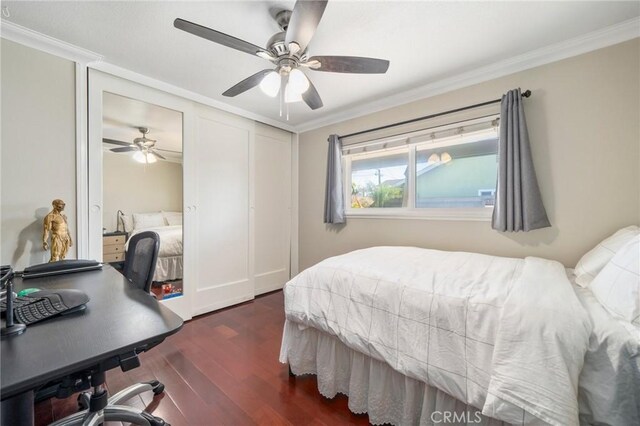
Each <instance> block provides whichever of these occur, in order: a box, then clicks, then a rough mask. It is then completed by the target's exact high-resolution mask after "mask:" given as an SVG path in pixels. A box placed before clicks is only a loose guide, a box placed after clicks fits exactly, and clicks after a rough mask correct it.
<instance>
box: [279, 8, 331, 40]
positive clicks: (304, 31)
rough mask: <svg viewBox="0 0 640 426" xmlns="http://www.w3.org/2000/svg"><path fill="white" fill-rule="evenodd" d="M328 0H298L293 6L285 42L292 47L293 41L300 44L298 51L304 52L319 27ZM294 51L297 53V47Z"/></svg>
mask: <svg viewBox="0 0 640 426" xmlns="http://www.w3.org/2000/svg"><path fill="white" fill-rule="evenodd" d="M326 7H327V0H311V1H307V0H298V1H297V2H296V5H295V6H294V7H293V12H292V14H291V19H290V20H289V26H288V27H287V34H286V36H285V42H286V43H287V46H289V48H290V49H291V43H296V44H297V45H298V49H297V51H300V52H304V50H305V49H306V48H307V45H308V44H309V42H310V41H311V38H312V37H313V34H314V33H315V32H316V28H318V24H319V23H320V19H322V14H323V13H324V9H325V8H326ZM291 50H294V52H293V53H296V52H295V50H296V49H291Z"/></svg>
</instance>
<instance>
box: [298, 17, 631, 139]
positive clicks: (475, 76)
mask: <svg viewBox="0 0 640 426" xmlns="http://www.w3.org/2000/svg"><path fill="white" fill-rule="evenodd" d="M637 37H640V17H636V18H633V19H630V20H628V21H624V22H621V23H619V24H615V25H612V26H609V27H606V28H603V29H600V30H597V31H593V32H591V33H588V34H584V35H582V36H579V37H575V38H572V39H569V40H565V41H562V42H560V43H555V44H552V45H549V46H546V47H543V48H540V49H535V50H532V51H530V52H527V53H524V54H521V55H518V56H514V57H512V58H510V59H506V60H503V61H499V62H496V63H494V64H491V65H487V66H484V67H480V68H476V69H474V70H473V71H468V72H464V73H461V74H458V75H455V76H452V77H447V78H445V79H442V80H439V81H434V82H431V83H428V84H426V85H424V86H421V87H418V88H415V89H411V90H407V91H405V92H401V93H397V94H395V95H391V96H385V97H384V98H383V99H380V100H375V101H372V102H366V103H365V104H363V105H359V106H357V107H353V108H345V109H343V110H340V111H336V112H333V113H331V114H328V115H326V116H324V117H321V118H318V119H315V120H310V121H307V122H305V123H302V124H300V125H298V126H297V127H296V130H297V131H298V133H303V132H308V131H310V130H314V129H318V128H320V127H324V126H328V125H331V124H336V123H340V122H343V121H347V120H351V119H354V118H357V117H362V116H364V115H368V114H372V113H375V112H379V111H383V110H385V109H389V108H393V107H396V106H400V105H405V104H407V103H410V102H414V101H418V100H421V99H425V98H429V97H432V96H436V95H440V94H442V93H446V92H450V91H453V90H456V89H461V88H463V87H468V86H472V85H474V84H478V83H482V82H485V81H489V80H494V79H496V78H499V77H504V76H506V75H510V74H514V73H517V72H520V71H524V70H527V69H530V68H535V67H538V66H541V65H545V64H549V63H552V62H557V61H560V60H562V59H567V58H570V57H573V56H577V55H581V54H583V53H587V52H591V51H593V50H597V49H601V48H604V47H607V46H612V45H614V44H618V43H622V42H624V41H627V40H631V39H634V38H637Z"/></svg>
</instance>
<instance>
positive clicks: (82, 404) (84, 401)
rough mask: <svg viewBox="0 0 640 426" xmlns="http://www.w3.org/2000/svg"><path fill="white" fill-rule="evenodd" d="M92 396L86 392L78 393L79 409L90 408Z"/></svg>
mask: <svg viewBox="0 0 640 426" xmlns="http://www.w3.org/2000/svg"><path fill="white" fill-rule="evenodd" d="M89 399H90V396H89V395H87V394H86V393H81V394H80V395H78V411H84V410H88V409H89Z"/></svg>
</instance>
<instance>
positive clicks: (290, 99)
mask: <svg viewBox="0 0 640 426" xmlns="http://www.w3.org/2000/svg"><path fill="white" fill-rule="evenodd" d="M284 101H285V102H286V103H288V104H292V103H294V102H302V92H299V91H297V90H295V87H294V86H292V85H291V80H289V83H288V84H287V87H285V89H284Z"/></svg>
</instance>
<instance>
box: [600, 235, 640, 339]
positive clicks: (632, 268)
mask: <svg viewBox="0 0 640 426" xmlns="http://www.w3.org/2000/svg"><path fill="white" fill-rule="evenodd" d="M590 288H591V292H593V294H594V295H595V296H596V298H597V299H598V300H599V301H600V303H601V304H602V306H604V307H605V308H606V309H607V310H608V311H609V312H611V314H612V315H613V316H615V317H617V318H620V319H623V320H626V321H628V322H630V323H632V324H634V325H636V326H639V327H640V236H636V237H634V238H633V239H632V240H631V241H630V242H629V243H628V244H627V245H626V246H624V247H623V248H622V249H620V250H619V251H618V252H617V253H616V255H615V256H613V259H611V261H610V262H609V263H607V265H606V266H605V267H604V268H603V269H602V271H600V273H599V274H598V275H597V276H596V277H595V278H594V279H593V281H592V282H591V285H590Z"/></svg>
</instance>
